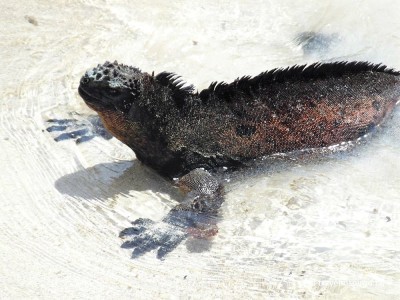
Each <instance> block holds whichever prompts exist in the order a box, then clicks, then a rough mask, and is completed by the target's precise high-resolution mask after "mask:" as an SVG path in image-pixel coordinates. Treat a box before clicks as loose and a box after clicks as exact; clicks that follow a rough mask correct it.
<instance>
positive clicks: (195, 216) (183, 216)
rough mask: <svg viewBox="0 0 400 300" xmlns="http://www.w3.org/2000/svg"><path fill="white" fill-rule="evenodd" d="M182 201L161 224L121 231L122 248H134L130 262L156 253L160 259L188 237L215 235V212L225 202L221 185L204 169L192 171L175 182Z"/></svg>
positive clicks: (141, 221) (148, 223) (136, 225)
mask: <svg viewBox="0 0 400 300" xmlns="http://www.w3.org/2000/svg"><path fill="white" fill-rule="evenodd" d="M177 185H178V187H179V188H180V189H181V190H182V191H184V192H186V193H187V195H186V197H185V200H184V201H183V202H182V203H181V204H179V205H177V206H175V207H174V208H173V209H171V211H170V212H169V213H168V214H167V215H166V216H165V217H164V218H163V219H162V220H161V222H154V221H152V220H150V219H142V218H140V219H137V220H136V221H134V222H132V225H133V226H132V227H129V228H126V229H124V230H122V231H121V233H120V237H121V238H124V239H127V240H126V241H125V242H124V243H123V244H122V246H121V247H122V248H134V250H133V252H132V258H137V257H139V256H141V255H143V254H145V253H146V252H149V251H151V250H154V249H157V248H158V252H157V258H159V259H162V258H163V257H164V256H165V255H166V254H168V253H169V252H171V251H172V250H174V249H175V248H176V247H177V246H178V245H179V243H181V242H182V241H183V240H184V239H186V238H187V237H189V236H193V237H195V238H209V237H212V236H214V235H216V234H217V232H218V228H217V225H216V223H217V219H218V210H219V208H220V207H221V205H222V203H223V202H224V188H223V185H222V183H221V182H220V181H219V180H218V179H216V178H215V177H213V176H212V175H211V174H210V173H208V172H207V171H205V170H203V169H195V170H193V171H191V172H189V173H188V174H186V175H185V176H183V177H182V178H180V179H179V180H178V181H177Z"/></svg>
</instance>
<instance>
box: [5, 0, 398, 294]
mask: <svg viewBox="0 0 400 300" xmlns="http://www.w3.org/2000/svg"><path fill="white" fill-rule="evenodd" d="M399 8H400V3H398V2H395V1H379V2H377V1H352V2H351V3H349V2H348V1H344V0H343V1H335V2H331V1H329V2H326V1H308V2H307V3H301V4H300V3H299V2H298V1H291V0H285V1H268V2H265V1H256V0H254V1H243V2H241V1H236V2H235V1H202V2H199V3H193V2H192V1H175V2H171V1H167V2H166V1H150V2H145V1H127V0H121V1H100V0H99V1H81V2H75V3H71V2H70V1H63V0H57V1H45V0H41V1H32V2H24V3H22V2H21V3H17V2H11V1H3V3H2V10H1V11H0V16H1V20H2V21H1V22H2V26H1V28H0V33H1V41H2V42H1V43H2V46H1V47H0V60H1V62H2V71H1V72H0V87H1V88H0V105H1V111H0V134H1V135H0V149H1V151H2V155H1V157H0V168H1V170H2V176H1V179H0V186H1V193H0V204H1V205H0V220H1V221H0V237H1V241H2V243H1V244H0V252H1V253H2V255H0V278H1V280H0V291H1V292H0V296H1V298H22V297H27V296H29V297H36V298H37V297H41V298H48V299H50V298H56V297H60V296H64V297H68V298H112V299H115V298H117V297H119V298H123V299H125V298H126V299H132V297H133V298H135V297H137V298H143V297H144V296H147V297H150V298H156V297H157V298H161V299H164V298H173V297H174V296H176V297H179V296H180V297H183V298H185V297H187V298H189V297H191V298H194V299H205V298H208V297H213V298H229V297H230V298H232V297H234V298H240V297H253V298H260V299H265V297H267V296H275V297H283V298H302V297H313V296H314V297H316V296H319V295H322V296H326V297H332V296H334V297H336V298H346V299H351V298H353V299H360V298H363V299H365V298H380V299H382V298H385V297H386V298H388V299H389V298H394V297H396V296H397V297H398V296H399V295H400V289H399V285H398V284H397V283H398V281H399V280H400V274H399V271H398V270H399V268H400V258H399V257H400V253H399V252H400V251H399V249H400V245H399V237H400V229H399V228H400V226H399V225H400V224H399V223H400V221H399V220H400V160H399V159H398V154H399V153H400V151H399V150H400V142H399V140H400V139H399V137H400V131H399V128H400V114H399V110H398V109H397V111H396V113H395V115H394V117H393V118H392V119H391V120H390V121H389V122H388V125H387V126H385V128H383V130H381V131H380V132H378V133H377V135H376V136H374V137H372V138H371V139H370V140H368V141H367V142H366V143H363V145H360V146H359V147H356V148H355V149H353V150H351V151H348V152H343V151H340V153H339V154H334V155H328V156H322V157H318V158H316V159H309V158H307V159H303V157H302V156H293V157H292V156H289V157H286V158H275V159H272V160H270V161H268V160H267V162H268V164H267V166H263V167H261V168H260V169H261V170H257V172H253V174H252V176H242V177H239V179H238V178H236V179H235V178H233V179H232V180H231V181H230V182H229V183H227V188H228V190H229V192H228V194H227V199H226V202H225V203H224V205H223V208H222V214H223V220H222V221H221V223H220V224H219V234H218V235H217V237H216V238H215V239H214V240H212V241H211V242H206V241H199V240H188V241H187V242H186V243H184V244H182V245H180V246H179V247H178V248H177V249H176V250H175V251H173V252H172V253H171V254H170V255H169V256H168V257H167V259H166V260H165V261H159V260H157V259H155V253H150V254H148V255H146V256H144V257H142V258H140V259H138V260H131V259H130V258H129V257H130V252H129V251H127V250H123V249H120V244H121V241H120V239H119V238H118V232H119V231H120V230H121V229H123V228H124V227H127V226H129V221H132V220H134V219H137V218H139V217H144V218H151V219H153V220H160V219H161V218H162V217H163V216H164V215H165V214H166V213H167V212H168V211H169V209H170V208H171V207H173V206H174V205H175V204H176V201H177V200H181V195H180V194H179V193H178V192H177V191H176V189H175V188H174V187H172V186H171V184H170V183H169V182H167V181H166V180H164V179H163V178H161V177H159V176H158V175H157V174H154V173H153V172H152V171H151V170H149V169H147V168H146V167H144V166H143V165H141V164H140V163H139V162H138V161H136V160H135V159H134V157H135V156H134V154H133V153H132V152H131V151H130V150H129V149H128V148H127V147H125V146H124V145H122V144H121V143H119V142H118V141H116V140H115V139H111V140H106V139H103V138H102V137H95V138H93V139H92V140H90V141H89V142H87V143H79V144H76V143H75V142H74V140H65V141H60V142H55V141H54V139H53V138H54V137H55V136H54V132H47V131H46V130H45V129H46V126H48V123H46V121H47V120H49V119H77V120H79V121H80V122H82V123H84V124H86V125H87V126H91V125H90V124H91V123H90V122H89V121H88V120H90V116H91V115H93V112H92V111H90V110H89V109H88V108H87V107H86V106H85V105H84V104H83V101H82V100H81V99H80V97H79V96H78V94H77V87H78V83H79V79H80V77H81V76H82V74H84V72H85V70H87V69H88V68H90V67H92V66H94V65H97V64H98V63H102V62H104V61H106V60H110V61H113V60H114V59H116V60H118V61H119V62H123V63H125V64H129V65H133V66H136V67H139V68H141V69H142V70H144V71H147V72H151V71H153V70H154V71H155V73H158V72H161V71H164V70H167V71H173V72H176V73H177V74H179V75H182V76H184V78H185V79H186V80H187V81H188V82H189V83H193V84H195V85H196V86H197V87H198V88H200V89H201V88H203V87H206V86H207V85H208V84H209V83H210V82H211V81H215V80H218V81H222V80H226V81H230V80H232V79H234V78H236V77H238V76H242V75H246V74H248V75H255V74H258V73H260V72H261V71H265V70H266V69H271V68H274V67H282V66H287V65H291V64H302V63H307V62H313V61H315V60H328V61H330V60H369V61H372V62H375V63H380V62H383V63H385V64H387V65H389V66H391V67H395V68H397V69H400V56H399V49H400V43H399V41H400V36H399V32H400V21H399V20H398V15H397V14H398V11H399ZM302 32H317V33H322V34H324V35H323V36H324V37H329V36H334V37H335V38H334V39H333V43H332V44H331V45H330V46H329V47H327V48H323V49H316V48H315V47H316V46H315V45H316V44H313V45H312V47H311V48H310V47H309V46H308V47H302V44H301V43H302V42H305V41H302V42H300V43H299V39H298V37H299V34H301V33H302ZM324 41H325V40H324ZM324 43H325V42H324ZM322 45H323V44H322ZM310 49H311V51H310ZM313 49H316V50H315V51H313ZM85 122H86V123H85ZM258 171H260V172H258Z"/></svg>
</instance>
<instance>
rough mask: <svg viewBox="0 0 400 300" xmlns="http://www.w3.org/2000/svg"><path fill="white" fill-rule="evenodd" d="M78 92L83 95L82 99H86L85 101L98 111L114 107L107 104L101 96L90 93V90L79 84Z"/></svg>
mask: <svg viewBox="0 0 400 300" xmlns="http://www.w3.org/2000/svg"><path fill="white" fill-rule="evenodd" d="M78 92H79V95H80V96H81V97H82V99H83V100H84V101H85V103H86V104H87V105H88V106H89V107H90V108H92V109H94V110H96V111H98V110H104V109H105V108H114V106H113V105H109V104H105V103H104V101H102V100H101V98H98V97H95V96H93V95H92V94H90V93H89V92H88V91H86V90H85V89H84V88H82V86H81V85H79V88H78Z"/></svg>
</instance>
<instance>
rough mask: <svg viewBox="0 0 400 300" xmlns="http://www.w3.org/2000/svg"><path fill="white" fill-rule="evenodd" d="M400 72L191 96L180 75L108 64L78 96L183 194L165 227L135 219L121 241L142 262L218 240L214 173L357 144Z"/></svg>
mask: <svg viewBox="0 0 400 300" xmlns="http://www.w3.org/2000/svg"><path fill="white" fill-rule="evenodd" d="M399 75H400V72H398V71H395V70H393V69H388V68H387V67H386V66H384V65H380V64H371V63H368V62H334V63H314V64H311V65H301V66H299V65H295V66H292V67H287V68H284V69H273V70H270V71H266V72H263V73H261V74H259V75H257V76H254V77H250V76H244V77H241V78H238V79H236V80H234V81H233V82H231V83H224V82H220V83H217V82H213V83H211V85H210V86H209V87H208V88H206V89H204V90H202V91H201V92H195V91H194V88H193V86H189V85H187V84H186V83H185V82H183V81H182V80H181V79H180V77H179V76H177V75H175V74H174V73H168V72H162V73H159V74H158V75H154V73H153V74H149V73H145V72H142V71H140V70H139V69H138V68H135V67H131V66H127V65H123V64H118V63H117V62H114V63H110V62H105V63H104V64H103V65H98V66H97V67H95V68H93V69H90V70H88V71H87V72H86V73H85V74H84V76H83V77H82V78H81V81H80V86H79V94H80V95H81V97H82V98H83V99H84V101H85V102H86V104H87V105H88V106H89V107H90V108H92V109H93V110H95V111H96V112H97V113H98V115H99V116H100V118H101V120H102V122H103V124H104V126H105V127H106V128H107V129H108V130H109V131H110V133H111V134H112V135H114V136H115V137H116V138H118V139H119V140H121V141H122V142H123V143H125V144H126V145H128V146H129V147H130V148H131V149H132V150H133V151H134V152H135V154H136V157H137V158H138V160H140V161H142V162H143V163H144V164H146V165H148V166H150V167H151V168H153V169H154V170H155V171H157V172H158V173H159V174H161V175H163V176H165V177H168V178H170V179H173V178H176V177H181V178H180V179H179V180H178V186H180V187H181V188H182V190H185V191H186V192H187V196H186V199H185V201H184V202H183V203H181V204H179V205H177V206H175V207H174V208H172V210H171V211H170V212H169V213H168V214H167V216H166V217H165V218H164V219H163V220H162V221H161V222H154V221H152V220H149V219H142V218H141V219H138V220H136V221H134V222H132V225H133V227H130V228H126V229H124V230H123V231H122V232H121V233H120V236H121V237H124V238H127V237H129V238H130V240H128V241H126V242H125V243H124V244H122V247H124V248H134V250H133V253H132V257H138V256H140V255H142V254H144V253H146V252H148V251H151V250H153V249H157V248H158V253H157V256H158V257H159V258H162V257H164V256H165V255H166V254H167V253H169V252H170V251H172V250H173V249H174V248H175V247H176V246H177V245H178V244H179V243H180V242H181V241H182V240H184V239H185V238H186V237H188V236H189V235H193V236H196V237H206V236H212V235H214V234H216V232H217V231H218V229H217V227H216V219H217V216H218V209H219V208H220V206H221V204H222V203H223V200H224V187H223V185H222V183H221V182H220V181H219V180H218V179H216V178H215V177H214V176H213V175H211V173H212V172H213V171H214V170H216V169H218V168H221V167H226V168H239V167H241V166H243V165H245V164H246V162H248V161H251V160H254V159H256V158H260V157H263V156H266V155H269V154H273V153H279V152H289V151H293V150H299V149H307V148H316V147H325V146H330V145H333V144H337V143H340V142H343V141H351V140H355V139H357V138H359V137H361V136H363V135H365V134H366V133H367V132H369V131H370V130H371V129H372V128H374V127H375V126H378V125H379V124H381V123H382V122H383V121H384V119H385V118H386V117H387V116H388V115H389V114H390V112H391V111H392V110H393V108H394V106H395V104H396V103H397V102H398V100H399V97H400V77H399Z"/></svg>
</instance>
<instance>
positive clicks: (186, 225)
mask: <svg viewBox="0 0 400 300" xmlns="http://www.w3.org/2000/svg"><path fill="white" fill-rule="evenodd" d="M207 219H209V220H211V219H210V218H207V217H206V216H202V214H201V213H200V214H197V213H194V212H183V211H171V212H170V213H169V214H168V215H167V216H166V217H165V218H164V219H163V220H162V221H161V222H154V221H153V220H150V219H143V218H140V219H137V220H136V221H134V222H132V225H133V226H132V227H129V228H125V229H124V230H122V231H121V232H120V234H119V237H120V238H123V239H126V241H125V242H124V243H123V244H122V245H121V248H126V249H131V248H134V250H133V252H132V258H138V257H140V256H142V255H143V254H145V253H147V252H150V251H152V250H155V249H158V251H157V258H158V259H163V258H164V257H165V256H166V255H167V254H168V253H170V252H171V251H172V250H174V249H175V248H176V247H177V246H178V245H179V244H180V243H181V242H182V241H183V240H185V239H186V238H188V237H190V236H192V237H194V238H197V239H207V238H210V237H212V236H214V235H216V234H217V232H218V228H217V226H216V225H215V224H213V223H212V222H209V223H204V222H205V221H206V220H207ZM195 225H197V227H194V226H195Z"/></svg>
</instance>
